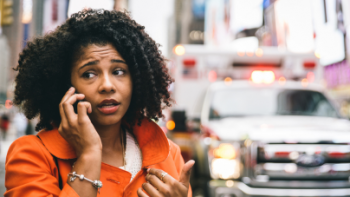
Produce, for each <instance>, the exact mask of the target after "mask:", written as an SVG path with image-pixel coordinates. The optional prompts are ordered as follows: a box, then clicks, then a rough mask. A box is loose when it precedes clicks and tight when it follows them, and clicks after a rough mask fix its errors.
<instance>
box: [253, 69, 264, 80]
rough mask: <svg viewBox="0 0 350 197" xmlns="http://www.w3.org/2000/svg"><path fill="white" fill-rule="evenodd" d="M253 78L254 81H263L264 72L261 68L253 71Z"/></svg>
mask: <svg viewBox="0 0 350 197" xmlns="http://www.w3.org/2000/svg"><path fill="white" fill-rule="evenodd" d="M251 79H252V81H253V82H254V83H262V81H263V73H262V71H261V70H255V71H253V72H252V76H251Z"/></svg>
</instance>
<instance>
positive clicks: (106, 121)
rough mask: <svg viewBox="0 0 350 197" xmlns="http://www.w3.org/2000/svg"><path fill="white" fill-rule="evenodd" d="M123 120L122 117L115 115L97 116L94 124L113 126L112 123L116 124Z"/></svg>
mask: <svg viewBox="0 0 350 197" xmlns="http://www.w3.org/2000/svg"><path fill="white" fill-rule="evenodd" d="M121 120H122V117H120V118H119V117H116V116H115V115H114V116H109V117H108V116H107V117H98V118H95V120H94V121H92V122H93V124H94V125H95V124H97V125H101V126H111V125H115V124H117V123H118V122H120V121H121Z"/></svg>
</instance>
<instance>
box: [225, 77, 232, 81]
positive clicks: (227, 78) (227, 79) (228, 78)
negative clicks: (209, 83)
mask: <svg viewBox="0 0 350 197" xmlns="http://www.w3.org/2000/svg"><path fill="white" fill-rule="evenodd" d="M224 81H225V82H231V81H232V79H231V77H226V78H225V79H224Z"/></svg>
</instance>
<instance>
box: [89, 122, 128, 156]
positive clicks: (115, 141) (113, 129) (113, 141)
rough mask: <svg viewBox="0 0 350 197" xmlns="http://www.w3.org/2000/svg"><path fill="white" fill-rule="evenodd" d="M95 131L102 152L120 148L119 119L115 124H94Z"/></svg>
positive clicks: (120, 130)
mask: <svg viewBox="0 0 350 197" xmlns="http://www.w3.org/2000/svg"><path fill="white" fill-rule="evenodd" d="M95 129H96V131H97V133H98V134H99V135H100V138H101V142H102V152H106V151H107V152H108V151H116V150H117V151H118V150H120V151H121V150H122V146H121V138H120V137H121V132H123V131H122V129H121V121H120V122H118V123H117V124H115V125H109V126H101V125H95Z"/></svg>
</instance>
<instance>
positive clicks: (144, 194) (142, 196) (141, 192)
mask: <svg viewBox="0 0 350 197" xmlns="http://www.w3.org/2000/svg"><path fill="white" fill-rule="evenodd" d="M137 195H138V196H139V197H148V195H147V194H146V193H145V192H144V191H142V189H141V188H139V189H138V190H137Z"/></svg>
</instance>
